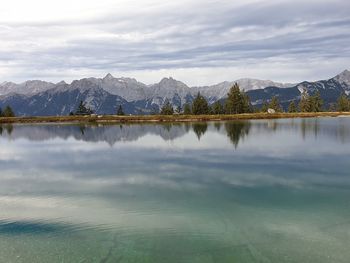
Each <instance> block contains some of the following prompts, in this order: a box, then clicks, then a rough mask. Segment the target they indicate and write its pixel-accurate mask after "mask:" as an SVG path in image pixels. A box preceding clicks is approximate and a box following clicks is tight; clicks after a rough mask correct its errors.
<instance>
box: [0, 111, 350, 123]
mask: <svg viewBox="0 0 350 263" xmlns="http://www.w3.org/2000/svg"><path fill="white" fill-rule="evenodd" d="M344 115H345V116H349V117H350V112H317V113H275V114H268V113H249V114H235V115H140V116H138V115H133V116H116V115H103V116H59V117H58V116H49V117H14V118H0V124H1V123H64V122H67V123H71V122H72V123H88V122H96V123H139V122H190V121H196V122H197V121H228V120H252V119H279V118H312V117H338V116H344Z"/></svg>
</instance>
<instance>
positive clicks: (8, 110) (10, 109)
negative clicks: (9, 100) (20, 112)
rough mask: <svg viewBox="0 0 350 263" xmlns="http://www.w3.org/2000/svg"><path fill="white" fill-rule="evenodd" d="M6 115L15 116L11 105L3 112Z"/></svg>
mask: <svg viewBox="0 0 350 263" xmlns="http://www.w3.org/2000/svg"><path fill="white" fill-rule="evenodd" d="M2 115H3V116H4V117H15V113H14V112H13V110H12V108H11V107H10V106H6V107H5V109H4V112H3V113H2Z"/></svg>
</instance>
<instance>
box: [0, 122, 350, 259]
mask: <svg viewBox="0 0 350 263" xmlns="http://www.w3.org/2000/svg"><path fill="white" fill-rule="evenodd" d="M0 134H1V136H0V167H1V174H0V262H151V263H157V262H166V263H168V262H201V263H206V262H220V263H221V262H240V263H241V262H277V263H280V262H298V263H299V262H317V263H322V262H347V263H348V262H349V259H350V249H349V247H350V172H349V171H350V147H349V146H350V118H318V119H294V120H260V121H247V122H221V123H208V124H204V123H190V124H173V125H171V124H166V125H122V126H121V125H108V126H87V125H86V126H85V125H30V126H27V125H14V126H9V125H4V126H1V127H0Z"/></svg>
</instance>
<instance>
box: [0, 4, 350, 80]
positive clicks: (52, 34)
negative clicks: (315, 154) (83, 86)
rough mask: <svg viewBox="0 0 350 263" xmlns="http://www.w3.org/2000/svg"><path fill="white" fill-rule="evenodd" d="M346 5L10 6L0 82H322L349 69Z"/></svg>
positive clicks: (3, 21)
mask: <svg viewBox="0 0 350 263" xmlns="http://www.w3.org/2000/svg"><path fill="white" fill-rule="evenodd" d="M349 10H350V1H349V0H332V1H330V0H327V1H326V0H308V1H305V0H293V1H284V0H270V1H266V0H236V1H233V0H216V1H210V0H200V1H199V0H176V1H164V0H98V1H97V0H59V1H58V0H53V1H47V0H30V1H28V0H11V1H4V3H1V6H0V36H1V37H0V82H2V81H14V82H23V81H25V80H28V79H41V80H46V81H52V82H58V81H61V80H65V81H67V82H70V81H72V80H74V79H80V78H84V77H103V76H104V75H106V74H107V73H112V74H113V75H114V76H115V77H122V76H124V77H134V78H136V79H138V80H139V81H142V82H144V83H146V84H151V83H156V82H159V80H160V79H161V78H163V77H170V76H171V77H174V78H176V79H178V80H181V81H183V82H185V83H186V84H188V85H191V86H197V85H210V84H215V83H218V82H221V81H225V80H228V81H232V80H236V79H239V78H247V77H250V78H258V79H270V80H274V81H279V82H293V83H294V82H299V81H303V80H310V81H312V80H319V79H327V78H330V77H333V76H335V75H336V74H338V73H340V72H341V71H343V70H345V69H350V44H349V43H350V15H349Z"/></svg>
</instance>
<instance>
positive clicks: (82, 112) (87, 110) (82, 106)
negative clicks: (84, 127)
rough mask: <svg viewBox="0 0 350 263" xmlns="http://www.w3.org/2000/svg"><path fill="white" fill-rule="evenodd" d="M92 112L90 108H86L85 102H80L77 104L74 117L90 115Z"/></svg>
mask: <svg viewBox="0 0 350 263" xmlns="http://www.w3.org/2000/svg"><path fill="white" fill-rule="evenodd" d="M92 113H93V110H91V109H90V108H88V107H86V104H85V102H83V101H82V100H81V101H80V103H79V106H78V109H77V110H76V112H75V114H76V115H89V114H92Z"/></svg>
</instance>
